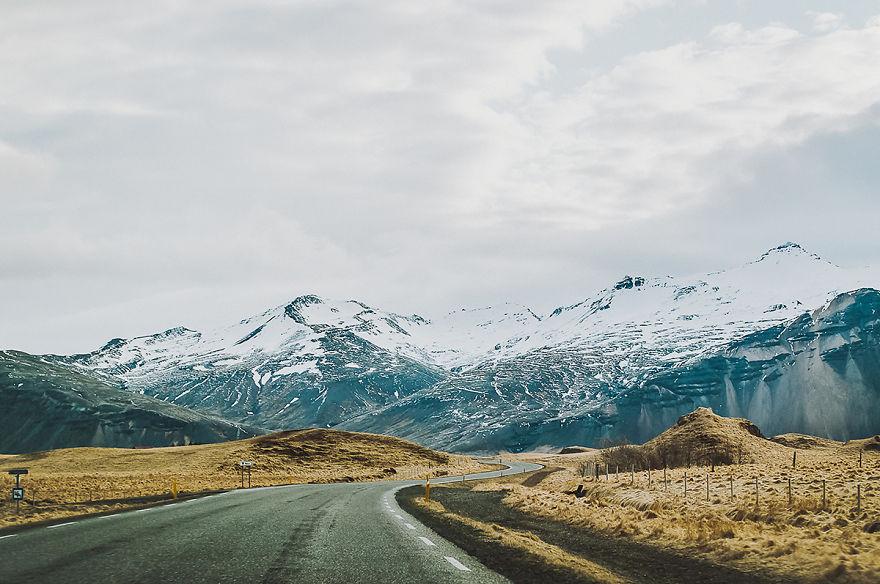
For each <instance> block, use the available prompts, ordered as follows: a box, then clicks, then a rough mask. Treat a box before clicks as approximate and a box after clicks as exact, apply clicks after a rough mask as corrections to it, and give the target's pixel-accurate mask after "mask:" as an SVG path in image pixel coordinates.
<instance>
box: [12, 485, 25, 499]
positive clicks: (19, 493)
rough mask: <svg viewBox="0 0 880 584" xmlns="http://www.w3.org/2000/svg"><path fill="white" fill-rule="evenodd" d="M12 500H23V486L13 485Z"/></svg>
mask: <svg viewBox="0 0 880 584" xmlns="http://www.w3.org/2000/svg"><path fill="white" fill-rule="evenodd" d="M12 500H13V501H24V487H14V488H13V489H12Z"/></svg>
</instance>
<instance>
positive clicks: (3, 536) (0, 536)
mask: <svg viewBox="0 0 880 584" xmlns="http://www.w3.org/2000/svg"><path fill="white" fill-rule="evenodd" d="M16 535H18V534H17V533H13V534H12V535H0V539H6V538H7V537H15V536H16Z"/></svg>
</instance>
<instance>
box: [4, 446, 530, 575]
mask: <svg viewBox="0 0 880 584" xmlns="http://www.w3.org/2000/svg"><path fill="white" fill-rule="evenodd" d="M507 464H508V466H509V469H508V470H506V471H504V474H505V475H507V474H512V473H519V472H528V471H531V470H536V469H538V468H540V467H539V466H538V465H533V464H528V463H520V462H509V463H507ZM497 475H498V471H495V472H492V473H481V474H474V475H468V476H467V478H468V479H476V478H486V477H489V476H497ZM454 480H461V477H460V476H459V477H457V478H456V477H447V478H444V479H434V480H433V481H432V483H434V484H436V483H442V482H449V481H454ZM412 484H418V481H395V482H376V483H342V484H329V485H295V486H289V487H271V488H262V489H250V490H243V491H232V492H228V493H223V494H220V495H213V496H210V497H203V498H200V499H191V500H188V501H185V502H180V503H175V504H171V505H164V506H160V507H153V508H150V509H145V510H140V511H129V512H124V513H119V514H116V515H108V516H103V517H93V518H86V519H79V520H71V521H70V522H69V523H62V524H56V525H52V526H48V527H45V526H43V527H35V528H33V529H29V530H25V531H20V532H18V533H15V534H11V535H5V536H4V535H0V584H11V583H25V582H34V583H40V584H47V583H51V584H66V583H88V584H94V583H101V584H112V583H116V582H119V583H125V584H131V583H136V582H143V583H151V584H152V583H174V582H181V583H202V582H204V583H209V582H210V583H217V582H235V583H241V582H247V583H252V582H253V583H256V582H260V583H267V584H268V583H276V582H297V583H307V582H321V583H331V582H338V583H345V584H351V583H355V582H369V583H370V584H383V583H396V582H406V583H408V584H409V583H412V582H506V581H507V580H506V579H505V578H503V577H502V576H499V575H498V574H497V573H495V572H493V571H491V570H489V569H488V568H486V567H485V566H483V565H482V564H480V563H479V562H478V561H477V560H475V559H473V558H471V557H470V556H468V555H467V554H465V553H464V552H463V551H461V550H460V549H459V548H457V547H456V546H454V545H453V544H451V543H449V542H448V541H446V540H443V539H441V538H440V537H439V536H438V535H437V534H435V533H434V532H433V531H431V530H430V529H428V528H427V527H425V526H423V525H422V524H421V523H419V522H418V521H416V520H415V519H413V518H412V517H411V516H409V515H408V514H406V513H405V512H404V511H402V510H401V509H400V508H399V507H398V506H397V503H396V502H395V498H394V492H395V491H397V490H398V489H400V488H403V487H405V486H409V485H412Z"/></svg>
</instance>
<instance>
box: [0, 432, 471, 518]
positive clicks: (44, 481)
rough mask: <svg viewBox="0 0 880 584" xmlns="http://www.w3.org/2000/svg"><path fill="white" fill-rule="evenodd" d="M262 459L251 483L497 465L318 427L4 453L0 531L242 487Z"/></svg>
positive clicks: (403, 475)
mask: <svg viewBox="0 0 880 584" xmlns="http://www.w3.org/2000/svg"><path fill="white" fill-rule="evenodd" d="M241 460H248V461H252V462H253V469H252V472H251V484H252V485H253V486H255V487H256V486H270V485H279V484H291V483H311V482H318V483H321V482H339V481H371V480H382V479H408V478H416V477H419V478H421V477H424V476H425V475H426V474H432V475H434V476H438V475H443V474H458V473H461V472H474V471H477V470H484V469H485V468H487V467H484V466H482V465H480V464H479V463H477V462H475V461H474V460H472V459H471V458H470V457H464V456H457V455H450V454H446V453H442V452H437V451H434V450H430V449H427V448H423V447H421V446H418V445H416V444H413V443H411V442H407V441H405V440H400V439H397V438H392V437H388V436H380V435H375V434H359V433H351V432H339V431H334V430H323V429H309V430H299V431H291V432H281V433H276V434H270V435H267V436H260V437H257V438H250V439H247V440H238V441H234V442H225V443H220V444H205V445H198V446H179V447H170V448H150V449H119V448H68V449H60V450H51V451H46V452H36V453H32V454H22V455H14V456H10V455H0V488H2V489H3V492H4V500H3V503H2V504H0V527H6V526H10V525H16V524H21V523H26V522H34V521H40V520H45V519H52V518H58V517H67V516H73V515H79V514H83V513H92V512H101V511H109V510H114V509H119V508H122V507H126V506H131V505H132V504H134V503H138V502H143V501H137V500H136V499H144V500H150V499H157V498H160V499H161V498H166V497H168V496H170V493H171V490H172V485H173V484H174V483H176V485H177V488H178V489H179V491H180V493H181V494H183V495H185V494H188V493H200V492H206V491H214V490H221V489H234V488H237V487H239V486H240V484H241V483H240V480H241V475H240V474H239V469H238V463H239V461H241ZM17 467H23V468H28V469H29V470H30V474H28V475H27V476H25V477H23V486H25V487H26V488H27V500H26V501H25V503H24V504H23V505H22V506H21V512H20V513H17V512H16V507H15V504H14V503H12V502H11V501H9V493H10V491H11V488H12V486H13V484H14V478H13V477H12V476H10V475H8V474H7V471H8V470H9V469H10V468H17Z"/></svg>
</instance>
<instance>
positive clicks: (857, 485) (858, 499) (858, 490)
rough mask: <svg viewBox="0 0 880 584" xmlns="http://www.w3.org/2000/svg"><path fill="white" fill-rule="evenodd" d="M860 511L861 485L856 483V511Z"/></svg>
mask: <svg viewBox="0 0 880 584" xmlns="http://www.w3.org/2000/svg"><path fill="white" fill-rule="evenodd" d="M861 511H862V485H861V483H856V513H861Z"/></svg>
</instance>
